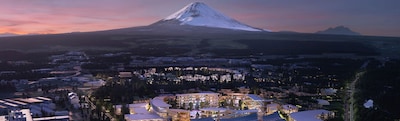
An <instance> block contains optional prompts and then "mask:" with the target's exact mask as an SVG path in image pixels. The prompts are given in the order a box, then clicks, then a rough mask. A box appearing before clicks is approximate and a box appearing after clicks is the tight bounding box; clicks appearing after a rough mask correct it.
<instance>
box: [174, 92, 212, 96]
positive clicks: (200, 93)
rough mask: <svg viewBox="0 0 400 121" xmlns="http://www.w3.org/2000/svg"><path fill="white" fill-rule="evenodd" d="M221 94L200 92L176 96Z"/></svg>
mask: <svg viewBox="0 0 400 121" xmlns="http://www.w3.org/2000/svg"><path fill="white" fill-rule="evenodd" d="M218 94H219V93H214V92H199V93H186V94H176V96H184V95H218Z"/></svg>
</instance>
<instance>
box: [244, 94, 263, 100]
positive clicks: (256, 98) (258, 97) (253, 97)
mask: <svg viewBox="0 0 400 121" xmlns="http://www.w3.org/2000/svg"><path fill="white" fill-rule="evenodd" d="M247 96H249V97H250V98H251V99H252V100H254V101H263V100H264V99H263V98H261V97H260V96H258V95H255V94H248V95H247Z"/></svg>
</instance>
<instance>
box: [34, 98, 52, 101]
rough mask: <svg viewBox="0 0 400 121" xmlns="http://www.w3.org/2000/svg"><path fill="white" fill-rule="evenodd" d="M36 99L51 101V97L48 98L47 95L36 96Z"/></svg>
mask: <svg viewBox="0 0 400 121" xmlns="http://www.w3.org/2000/svg"><path fill="white" fill-rule="evenodd" d="M36 99H39V100H45V101H51V99H50V98H47V97H36Z"/></svg>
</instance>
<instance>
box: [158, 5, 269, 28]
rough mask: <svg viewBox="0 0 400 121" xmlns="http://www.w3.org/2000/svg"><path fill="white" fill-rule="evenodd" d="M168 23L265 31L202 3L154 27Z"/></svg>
mask: <svg viewBox="0 0 400 121" xmlns="http://www.w3.org/2000/svg"><path fill="white" fill-rule="evenodd" d="M166 23H168V24H174V25H176V24H177V25H191V26H202V27H211V28H224V29H232V30H244V31H263V30H261V29H257V28H254V27H251V26H249V25H246V24H243V23H240V22H238V21H236V20H235V19H232V18H230V17H228V16H225V15H224V14H222V13H220V12H218V11H216V10H214V9H212V8H211V7H209V6H207V5H206V4H204V3H202V2H194V3H190V4H189V5H187V6H185V7H184V8H182V9H181V10H179V11H177V12H175V13H174V14H172V15H170V16H168V17H166V18H164V19H162V20H160V21H158V22H156V23H154V24H153V25H160V24H166Z"/></svg>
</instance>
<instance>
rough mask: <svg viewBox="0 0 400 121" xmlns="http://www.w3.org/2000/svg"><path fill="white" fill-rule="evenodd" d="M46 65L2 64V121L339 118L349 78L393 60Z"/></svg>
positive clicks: (61, 58)
mask: <svg viewBox="0 0 400 121" xmlns="http://www.w3.org/2000/svg"><path fill="white" fill-rule="evenodd" d="M45 60H47V61H46V63H44V62H40V63H39V62H38V63H35V62H31V61H28V60H19V61H7V62H5V61H2V62H1V63H0V64H1V70H2V71H1V72H0V77H1V78H2V80H1V83H0V84H1V87H2V90H4V91H2V95H4V96H2V97H5V98H2V99H1V100H0V108H1V110H0V113H1V115H3V116H1V117H0V119H2V120H17V119H27V120H34V121H40V120H113V121H114V120H126V121H155V120H156V121H164V120H173V121H181V120H183V121H188V120H194V121H196V120H199V121H204V120H210V121H213V120H273V121H281V120H287V121H296V120H340V119H343V117H344V116H346V114H345V112H347V111H345V109H346V108H344V106H346V100H348V99H346V93H347V92H348V91H349V89H347V88H346V85H348V84H349V83H348V82H350V81H349V80H350V79H352V78H354V76H355V74H356V73H357V71H359V70H360V69H362V68H365V67H366V66H367V65H368V64H370V63H374V64H376V65H378V66H384V64H385V63H386V62H388V61H390V60H389V59H380V60H378V59H373V58H359V59H346V58H326V57H320V58H317V57H307V56H302V57H299V56H298V57H289V56H286V57H285V56H281V57H267V56H259V57H251V58H241V59H238V58H215V57H177V56H168V57H154V56H133V55H132V54H131V53H129V52H119V53H106V54H92V55H89V54H86V53H85V52H83V51H70V52H66V53H63V54H59V55H50V56H48V57H46V59H45ZM15 67H18V68H15ZM5 69H10V70H5ZM22 75H23V76H22ZM369 103H371V102H369ZM366 105H371V104H366Z"/></svg>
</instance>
